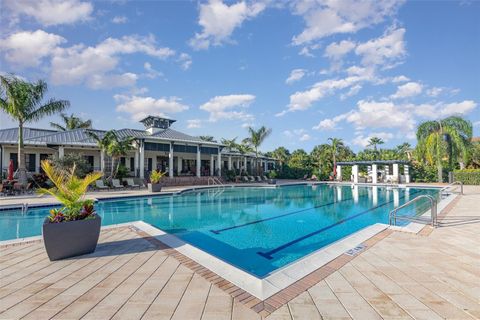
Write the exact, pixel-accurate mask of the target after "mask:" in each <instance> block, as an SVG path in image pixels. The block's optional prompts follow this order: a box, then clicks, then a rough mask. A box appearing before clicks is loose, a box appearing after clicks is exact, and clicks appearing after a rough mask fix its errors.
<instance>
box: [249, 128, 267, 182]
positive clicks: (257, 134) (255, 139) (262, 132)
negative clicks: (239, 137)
mask: <svg viewBox="0 0 480 320" xmlns="http://www.w3.org/2000/svg"><path fill="white" fill-rule="evenodd" d="M248 133H249V135H250V136H249V137H248V138H245V139H243V142H244V143H245V144H249V145H250V146H251V147H252V148H254V150H255V167H256V168H257V174H260V170H259V167H258V148H259V147H260V145H261V144H262V143H263V141H264V140H265V139H266V138H267V137H268V136H269V135H270V134H271V133H272V129H269V128H266V127H265V126H262V127H260V128H259V129H258V130H255V129H254V128H252V127H248Z"/></svg>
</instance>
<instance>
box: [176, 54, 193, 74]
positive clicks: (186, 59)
mask: <svg viewBox="0 0 480 320" xmlns="http://www.w3.org/2000/svg"><path fill="white" fill-rule="evenodd" d="M177 61H178V62H179V63H180V67H181V68H182V69H183V70H188V69H190V66H191V65H192V57H191V56H190V55H189V54H187V53H183V52H182V53H181V54H180V56H179V57H178V59H177Z"/></svg>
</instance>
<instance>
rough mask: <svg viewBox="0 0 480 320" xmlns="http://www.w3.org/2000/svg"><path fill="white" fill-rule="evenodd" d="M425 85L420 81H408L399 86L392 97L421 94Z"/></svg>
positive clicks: (399, 97) (407, 96) (400, 97)
mask: <svg viewBox="0 0 480 320" xmlns="http://www.w3.org/2000/svg"><path fill="white" fill-rule="evenodd" d="M422 90H423V85H422V84H420V83H418V82H408V83H405V84H402V85H401V86H398V88H397V92H395V93H394V94H392V95H391V96H390V97H391V98H392V99H404V98H410V97H414V96H417V95H419V94H420V93H422Z"/></svg>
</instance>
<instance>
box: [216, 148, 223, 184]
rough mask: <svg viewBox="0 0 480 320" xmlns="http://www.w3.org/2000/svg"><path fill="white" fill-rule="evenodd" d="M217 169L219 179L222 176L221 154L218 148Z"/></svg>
mask: <svg viewBox="0 0 480 320" xmlns="http://www.w3.org/2000/svg"><path fill="white" fill-rule="evenodd" d="M217 168H218V176H219V177H220V176H221V175H222V153H221V152H220V148H218V155H217Z"/></svg>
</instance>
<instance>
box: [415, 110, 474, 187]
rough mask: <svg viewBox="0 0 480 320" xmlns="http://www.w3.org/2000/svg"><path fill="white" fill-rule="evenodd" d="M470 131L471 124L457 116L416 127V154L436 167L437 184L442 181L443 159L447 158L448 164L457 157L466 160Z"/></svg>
mask: <svg viewBox="0 0 480 320" xmlns="http://www.w3.org/2000/svg"><path fill="white" fill-rule="evenodd" d="M472 131H473V129H472V123H471V122H470V121H468V120H465V119H462V118H461V117H457V116H452V117H448V118H445V119H442V120H436V121H427V122H424V123H422V124H420V126H418V129H417V140H418V145H417V151H418V154H419V155H420V158H422V159H426V160H427V161H428V162H429V163H431V164H436V165H437V175H438V182H442V181H443V166H442V160H443V159H444V158H448V160H449V163H450V164H453V162H454V160H455V161H456V160H457V159H458V156H459V155H460V156H461V158H462V159H466V158H467V155H468V154H467V153H468V150H467V149H468V146H469V143H470V140H471V139H472Z"/></svg>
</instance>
